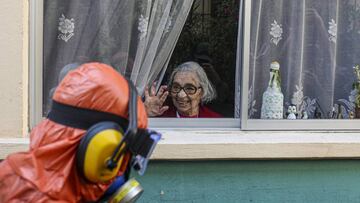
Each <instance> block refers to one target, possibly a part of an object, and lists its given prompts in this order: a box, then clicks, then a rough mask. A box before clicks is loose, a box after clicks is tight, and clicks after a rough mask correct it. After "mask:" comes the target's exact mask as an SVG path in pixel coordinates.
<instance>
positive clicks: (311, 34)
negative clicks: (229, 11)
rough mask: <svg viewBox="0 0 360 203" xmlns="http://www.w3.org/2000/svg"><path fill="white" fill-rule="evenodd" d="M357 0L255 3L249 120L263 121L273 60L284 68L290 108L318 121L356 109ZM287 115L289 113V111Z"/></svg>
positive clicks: (283, 85) (284, 88) (359, 31)
mask: <svg viewBox="0 0 360 203" xmlns="http://www.w3.org/2000/svg"><path fill="white" fill-rule="evenodd" d="M359 4H360V3H359V2H357V1H356V0H306V1H305V0H301V1H299V0H253V1H252V14H251V42H250V70H249V71H250V74H249V75H250V77H249V103H248V117H249V118H255V119H256V118H260V111H261V104H262V94H263V92H264V91H265V90H266V88H267V85H268V81H269V68H270V63H271V62H272V61H277V62H279V64H280V72H281V89H282V93H283V94H284V108H285V109H286V108H287V106H288V105H290V104H294V105H296V107H297V112H300V113H303V112H306V113H307V114H308V116H309V118H314V117H316V116H315V112H320V114H318V116H319V115H320V117H318V118H331V117H332V116H333V115H334V113H338V114H341V116H342V117H343V118H349V112H351V111H354V103H353V101H354V94H353V93H354V92H353V91H352V84H353V83H354V82H355V81H356V80H357V78H356V75H355V74H354V69H353V67H354V66H355V65H356V64H359V63H360V57H359V56H360V23H359V22H360V5H359ZM284 112H286V110H284Z"/></svg>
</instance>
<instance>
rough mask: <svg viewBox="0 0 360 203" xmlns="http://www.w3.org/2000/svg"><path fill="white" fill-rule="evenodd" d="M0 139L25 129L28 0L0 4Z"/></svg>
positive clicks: (18, 135)
mask: <svg viewBox="0 0 360 203" xmlns="http://www.w3.org/2000/svg"><path fill="white" fill-rule="evenodd" d="M0 27H1V31H0V138H5V137H22V136H23V135H24V134H25V132H26V131H27V111H28V109H27V108H28V107H27V105H28V102H27V98H28V96H27V92H28V89H27V86H28V84H27V81H28V77H27V72H28V70H27V68H28V1H27V0H1V4H0Z"/></svg>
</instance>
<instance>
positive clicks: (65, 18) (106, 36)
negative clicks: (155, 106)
mask: <svg viewBox="0 0 360 203" xmlns="http://www.w3.org/2000/svg"><path fill="white" fill-rule="evenodd" d="M192 2H193V0H186V1H177V0H101V1H97V0H77V1H72V0H56V1H54V0H51V1H50V0H45V1H44V68H43V71H44V72H43V74H44V92H43V93H44V102H43V103H44V105H43V106H44V114H46V113H47V110H48V108H49V99H48V95H49V92H50V89H51V88H53V87H55V86H56V85H57V81H58V80H59V77H62V76H61V75H62V74H61V70H62V69H64V67H65V69H67V68H68V67H69V64H72V65H70V66H71V67H74V64H81V63H84V62H88V61H100V62H103V63H107V64H110V65H112V66H113V67H114V68H115V69H117V70H118V71H119V72H121V73H122V74H124V75H125V76H126V77H128V78H130V79H131V80H132V81H133V82H134V83H135V85H136V87H137V89H138V91H139V93H140V94H142V93H143V91H144V88H145V86H146V85H147V84H150V83H152V82H153V81H154V80H156V79H157V78H158V77H159V75H161V73H162V71H164V70H165V69H166V66H167V63H168V61H169V58H170V56H171V53H172V51H173V49H174V47H175V44H176V41H177V39H178V37H179V35H180V33H181V29H182V27H183V25H184V23H185V20H186V17H187V15H188V13H189V10H190V8H191V5H192ZM75 67H76V65H75ZM63 72H64V71H63Z"/></svg>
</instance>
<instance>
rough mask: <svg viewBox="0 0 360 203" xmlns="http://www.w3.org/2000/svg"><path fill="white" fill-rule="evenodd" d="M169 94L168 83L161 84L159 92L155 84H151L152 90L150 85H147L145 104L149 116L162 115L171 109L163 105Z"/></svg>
mask: <svg viewBox="0 0 360 203" xmlns="http://www.w3.org/2000/svg"><path fill="white" fill-rule="evenodd" d="M168 95H169V92H168V91H167V86H166V85H162V86H160V89H159V91H158V93H156V91H155V84H153V85H152V86H151V88H150V90H149V87H148V86H147V87H146V89H145V101H144V104H145V108H146V113H147V115H148V116H149V117H155V116H161V115H162V114H163V113H164V112H165V111H167V110H168V109H169V106H163V105H164V102H165V100H166V98H167V96H168Z"/></svg>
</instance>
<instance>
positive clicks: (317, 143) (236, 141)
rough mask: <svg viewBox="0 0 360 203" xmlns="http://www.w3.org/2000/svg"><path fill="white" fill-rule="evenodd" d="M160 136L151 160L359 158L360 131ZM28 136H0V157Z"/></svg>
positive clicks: (168, 131) (217, 132)
mask: <svg viewBox="0 0 360 203" xmlns="http://www.w3.org/2000/svg"><path fill="white" fill-rule="evenodd" d="M158 131H159V132H161V133H163V138H162V140H161V141H160V143H159V145H158V146H157V148H156V149H155V151H154V154H153V156H152V159H157V160H192V159H330V158H359V157H360V133H359V132H356V131H352V132H334V131H326V132H325V131H323V132H319V131H316V132H312V131H238V130H229V129H225V130H222V129H212V130H209V129H204V130H200V129H199V130H190V129H175V130H174V129H158ZM28 144H29V141H28V139H27V138H8V139H7V138H0V159H3V158H5V157H6V156H7V154H10V153H13V152H17V151H25V150H27V149H28Z"/></svg>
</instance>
